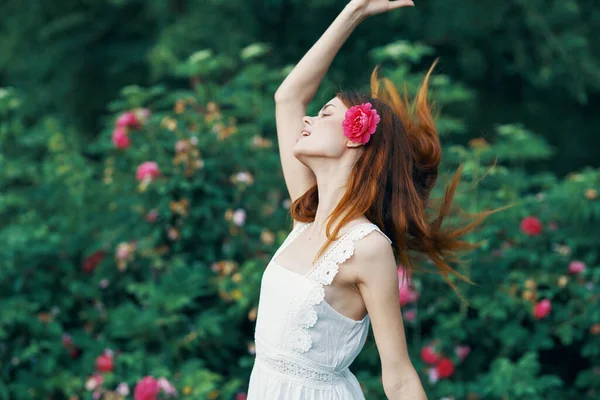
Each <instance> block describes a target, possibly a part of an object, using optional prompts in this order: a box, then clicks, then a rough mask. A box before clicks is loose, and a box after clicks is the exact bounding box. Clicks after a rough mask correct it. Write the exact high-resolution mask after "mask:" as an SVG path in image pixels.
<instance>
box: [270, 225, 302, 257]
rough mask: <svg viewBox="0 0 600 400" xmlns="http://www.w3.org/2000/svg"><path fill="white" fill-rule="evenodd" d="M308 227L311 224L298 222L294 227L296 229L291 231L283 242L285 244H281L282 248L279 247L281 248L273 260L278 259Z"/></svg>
mask: <svg viewBox="0 0 600 400" xmlns="http://www.w3.org/2000/svg"><path fill="white" fill-rule="evenodd" d="M308 225H310V223H309V222H298V223H297V224H296V226H294V228H293V229H292V230H291V231H290V233H288V235H287V237H286V238H285V240H284V241H283V243H282V244H281V246H279V248H278V249H277V250H276V251H275V254H273V259H275V258H277V256H278V255H279V254H280V253H281V252H282V251H283V250H284V249H285V248H286V247H287V246H289V244H290V243H292V241H293V240H294V239H295V238H297V237H298V236H299V235H300V234H301V233H302V232H303V231H304V230H305V229H306V228H307V227H308Z"/></svg>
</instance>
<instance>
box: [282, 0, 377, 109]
mask: <svg viewBox="0 0 600 400" xmlns="http://www.w3.org/2000/svg"><path fill="white" fill-rule="evenodd" d="M364 18H365V15H364V13H363V10H362V9H361V8H360V7H358V6H356V5H355V4H354V3H353V2H350V3H348V4H347V5H346V6H345V7H344V9H343V10H342V12H340V14H339V15H338V16H337V17H336V19H335V20H334V21H333V22H332V23H331V25H330V26H329V28H327V30H326V31H325V32H324V33H323V35H321V37H320V38H319V40H318V41H317V42H316V43H315V44H314V45H313V46H312V47H311V48H310V50H309V51H308V52H307V53H306V54H305V55H304V57H302V59H301V60H300V62H298V64H296V66H295V67H294V69H293V70H292V71H291V72H290V73H289V75H288V76H287V77H286V78H285V80H284V81H283V82H282V83H281V85H280V86H279V88H278V89H277V92H276V93H275V99H276V100H281V101H284V100H287V99H294V100H295V101H301V102H302V103H303V104H304V105H308V103H310V101H311V100H312V98H313V97H314V95H315V93H316V92H317V89H318V88H319V85H320V84H321V81H322V80H323V77H324V76H325V73H326V72H327V70H328V69H329V66H330V65H331V63H332V62H333V59H334V58H335V55H336V54H337V52H338V51H339V50H340V48H341V47H342V45H343V44H344V42H345V41H346V39H348V37H349V36H350V34H351V33H352V31H353V30H354V28H356V27H357V26H358V24H359V23H360V22H361V21H362V20H363V19H364Z"/></svg>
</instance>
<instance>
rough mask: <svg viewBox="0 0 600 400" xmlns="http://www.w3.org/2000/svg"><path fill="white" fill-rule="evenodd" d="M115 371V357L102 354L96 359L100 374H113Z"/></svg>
mask: <svg viewBox="0 0 600 400" xmlns="http://www.w3.org/2000/svg"><path fill="white" fill-rule="evenodd" d="M113 369H114V362H113V357H112V356H111V355H110V354H107V353H105V354H102V355H101V356H98V358H96V370H97V371H98V372H112V370H113Z"/></svg>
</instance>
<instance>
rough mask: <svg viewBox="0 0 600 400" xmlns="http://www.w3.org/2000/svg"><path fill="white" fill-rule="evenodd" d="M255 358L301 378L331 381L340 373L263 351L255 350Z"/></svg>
mask: <svg viewBox="0 0 600 400" xmlns="http://www.w3.org/2000/svg"><path fill="white" fill-rule="evenodd" d="M256 360H260V361H263V362H265V363H266V364H268V365H269V366H270V367H271V368H273V369H274V370H276V371H278V372H281V373H283V374H286V375H293V376H297V377H299V378H302V379H309V380H312V381H317V382H326V383H331V382H333V381H335V380H336V379H338V378H339V377H340V375H341V374H339V373H334V372H327V371H321V370H319V369H317V368H312V367H308V366H306V365H302V364H300V363H297V362H294V361H291V360H289V359H286V358H283V357H273V356H269V355H267V354H265V353H264V352H257V353H256Z"/></svg>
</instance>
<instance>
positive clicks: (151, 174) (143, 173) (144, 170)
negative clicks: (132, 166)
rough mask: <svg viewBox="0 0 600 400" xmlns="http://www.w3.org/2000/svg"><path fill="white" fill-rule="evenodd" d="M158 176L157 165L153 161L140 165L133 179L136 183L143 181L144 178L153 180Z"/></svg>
mask: <svg viewBox="0 0 600 400" xmlns="http://www.w3.org/2000/svg"><path fill="white" fill-rule="evenodd" d="M159 176H160V169H158V164H157V163H156V162H154V161H146V162H144V163H142V164H140V165H139V166H138V168H137V172H136V174H135V177H136V179H137V180H138V181H143V180H144V179H146V178H149V179H154V178H157V177H159Z"/></svg>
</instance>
